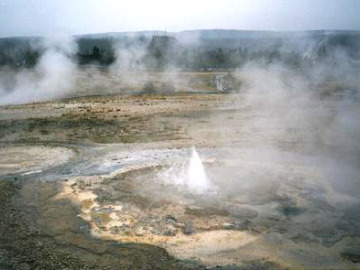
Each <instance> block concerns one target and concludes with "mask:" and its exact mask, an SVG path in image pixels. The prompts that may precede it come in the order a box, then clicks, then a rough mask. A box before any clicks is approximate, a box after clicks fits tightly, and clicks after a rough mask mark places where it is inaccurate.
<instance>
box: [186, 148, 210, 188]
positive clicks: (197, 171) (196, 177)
mask: <svg viewBox="0 0 360 270" xmlns="http://www.w3.org/2000/svg"><path fill="white" fill-rule="evenodd" d="M186 186H187V187H188V189H189V190H190V191H191V192H194V193H205V192H207V191H209V190H210V188H211V183H210V181H209V179H208V178H207V176H206V173H205V168H204V165H203V164H202V161H201V159H200V157H199V154H198V152H197V151H196V149H195V147H193V148H192V155H191V158H190V163H189V169H188V174H187V178H186Z"/></svg>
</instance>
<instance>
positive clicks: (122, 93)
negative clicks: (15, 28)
mask: <svg viewBox="0 0 360 270" xmlns="http://www.w3.org/2000/svg"><path fill="white" fill-rule="evenodd" d="M8 2H9V3H4V5H2V4H1V1H0V7H1V8H3V7H4V8H5V7H6V8H8V7H7V5H11V3H10V2H11V1H8ZM33 2H34V1H33ZM55 2H56V1H55ZM60 2H69V1H60ZM92 2H93V1H92ZM155 2H156V1H155ZM94 3H95V2H94ZM214 3H215V2H214ZM33 4H34V5H36V4H35V2H34V3H33ZM44 5H47V4H45V3H44ZM114 5H116V4H115V3H114ZM142 5H144V6H146V3H145V2H144V3H143V4H142ZM207 5H208V3H207V4H206V5H204V6H203V7H202V8H206V7H207ZM226 6H227V5H223V8H226ZM233 6H234V5H233ZM235 6H236V5H235ZM1 8H0V9H1ZM102 8H103V9H106V7H105V6H102ZM111 8H113V7H111ZM123 8H124V9H126V7H125V6H124V7H123ZM139 8H140V6H139ZM178 8H180V6H179V7H178ZM234 8H236V7H234ZM103 9H101V10H103ZM116 10H117V12H118V10H120V9H116ZM121 10H122V9H121ZM219 10H220V9H219ZM221 10H222V9H221ZM84 12H85V11H84ZM189 12H190V11H189ZM0 13H1V11H0ZM90 14H92V13H90ZM137 14H138V13H137ZM182 14H183V15H182V16H186V14H185V12H183V13H182ZM349 14H350V13H349ZM1 16H2V15H0V21H1V18H2V17H1ZM94 16H95V15H94ZM116 16H117V18H119V14H118V13H116ZM347 16H348V14H347ZM349 16H350V15H349ZM168 17H169V16H168ZM106 18H110V17H106ZM121 18H122V17H121ZM169 18H170V17H169ZM194 18H195V17H194ZM196 18H199V20H200V19H201V18H202V16H200V17H196ZM63 20H64V23H65V22H66V21H67V20H68V17H66V16H65V17H64V18H63ZM137 20H141V18H138V17H137ZM27 21H28V20H27ZM124 21H126V20H125V18H124ZM28 23H30V22H28ZM150 23H151V22H149V26H146V27H147V28H148V27H150V26H151V24H150ZM9 25H10V24H9ZM117 25H118V24H117ZM9 27H10V26H9ZM29 27H30V26H29ZM24 29H27V28H26V27H25V28H24ZM2 31H3V30H2V29H0V33H1V32H2ZM359 46H360V34H359V33H358V32H356V31H350V32H349V31H305V32H275V31H271V32H267V31H240V30H194V31H184V32H169V33H165V32H160V31H158V32H156V33H153V32H148V31H143V32H136V33H128V32H126V33H108V34H106V33H105V34H87V35H79V36H74V37H70V38H69V39H64V40H63V39H62V38H58V39H56V38H54V39H43V38H40V37H34V38H32V37H24V38H0V269H1V270H2V269H4V270H13V269H26V270H32V269H34V270H42V269H44V270H48V269H50V270H59V269H63V270H65V269H67V270H73V269H74V270H78V269H86V270H97V269H102V270H105V269H106V270H113V269H114V270H115V269H121V270H123V269H131V270H132V269H135V270H136V269H164V270H167V269H175V270H177V269H181V270H183V269H188V270H190V269H198V270H203V269H209V270H210V269H212V270H215V269H216V270H220V269H224V270H230V269H231V270H240V269H241V270H243V269H246V270H255V269H261V270H274V269H279V270H283V269H360V197H359V188H360V178H359V175H360V166H359V164H360V144H359V142H360V121H359V119H360V118H359V116H360V106H359V101H360V91H359V85H360V79H359V78H360V77H359V76H358V74H359V63H360V54H359V52H360V47H359Z"/></svg>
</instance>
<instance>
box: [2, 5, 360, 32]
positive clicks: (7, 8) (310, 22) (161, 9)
mask: <svg viewBox="0 0 360 270" xmlns="http://www.w3.org/2000/svg"><path fill="white" fill-rule="evenodd" d="M165 28H166V29H167V30H168V31H181V30H190V29H213V28H221V29H244V30H279V31H282V30H309V29H353V30H354V29H355V30H360V0H176V1H171V0H0V36H1V37H5V36H23V35H56V34H82V33H97V32H123V31H140V30H154V29H157V30H164V29H165Z"/></svg>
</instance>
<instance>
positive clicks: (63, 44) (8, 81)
mask: <svg viewBox="0 0 360 270" xmlns="http://www.w3.org/2000/svg"><path fill="white" fill-rule="evenodd" d="M34 46H37V47H40V48H41V49H42V50H43V51H44V53H43V54H42V55H41V57H40V59H39V62H38V64H37V65H36V67H35V68H34V70H30V71H29V70H22V71H18V72H14V71H10V70H7V71H5V72H4V74H2V76H3V77H4V78H2V80H0V97H1V99H0V104H1V105H7V104H21V103H29V102H39V101H45V100H52V99H54V98H61V97H65V96H66V95H68V94H69V93H70V91H72V87H73V84H74V80H75V74H76V70H77V68H76V64H75V63H74V62H73V60H72V55H74V54H75V53H76V51H77V46H76V43H75V42H74V41H73V40H72V39H71V38H63V37H61V38H59V37H56V38H47V39H45V40H44V41H43V42H42V43H41V44H35V45H34Z"/></svg>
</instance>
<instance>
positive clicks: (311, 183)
mask: <svg viewBox="0 0 360 270" xmlns="http://www.w3.org/2000/svg"><path fill="white" fill-rule="evenodd" d="M110 156H111V158H109V157H110ZM122 157H125V158H122ZM97 159H98V160H102V161H104V160H107V163H104V162H103V163H102V164H99V166H105V167H107V168H112V169H114V168H115V167H114V166H115V163H116V162H118V161H119V160H121V161H122V162H121V164H122V165H121V166H120V167H119V168H117V169H115V170H113V171H112V172H111V173H109V174H108V175H102V176H97V177H94V176H74V177H73V178H70V179H69V181H67V182H65V183H64V190H63V192H62V194H61V196H62V197H66V198H70V199H72V200H73V201H74V202H76V203H77V204H79V205H80V206H81V208H80V209H81V210H80V217H81V218H82V219H83V220H84V221H86V222H88V223H89V225H90V226H89V234H91V235H92V236H93V237H97V238H100V239H106V240H109V239H111V240H116V241H118V242H121V243H145V244H151V245H156V246H159V247H162V248H165V249H166V250H167V251H168V252H170V254H172V255H174V256H176V257H177V258H181V259H195V260H198V261H200V262H202V263H205V264H208V265H219V264H220V265H221V264H222V265H228V264H239V263H241V262H242V261H243V260H248V259H254V260H256V259H261V258H264V257H269V258H270V257H271V259H272V261H275V262H276V263H279V264H280V265H292V266H296V267H298V266H300V265H304V263H305V264H306V265H308V266H309V267H310V266H313V265H317V266H319V267H322V266H325V265H337V264H338V265H342V263H343V259H342V258H341V257H340V256H339V255H336V254H339V253H340V251H341V250H342V249H343V247H344V245H346V243H347V242H348V240H349V242H351V236H352V235H357V233H358V231H357V229H356V227H353V226H352V224H353V222H354V216H352V217H351V216H350V215H347V217H345V215H344V210H347V206H348V201H347V198H346V196H342V195H341V193H337V192H336V190H334V189H333V188H332V186H331V183H330V182H329V179H327V175H326V168H324V170H320V169H319V166H318V164H316V166H315V163H313V162H312V160H311V157H308V156H303V155H299V154H294V153H290V152H279V151H277V152H275V151H274V150H272V149H236V150H235V149H230V148H212V149H206V148H200V149H197V150H195V149H194V148H188V149H175V150H170V149H164V150H161V149H156V150H151V149H149V150H145V151H138V152H127V153H124V152H121V151H119V152H117V153H116V152H115V151H113V152H112V153H111V154H110V155H109V154H107V155H105V156H104V157H97ZM93 162H94V161H93ZM347 211H348V210H347Z"/></svg>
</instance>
